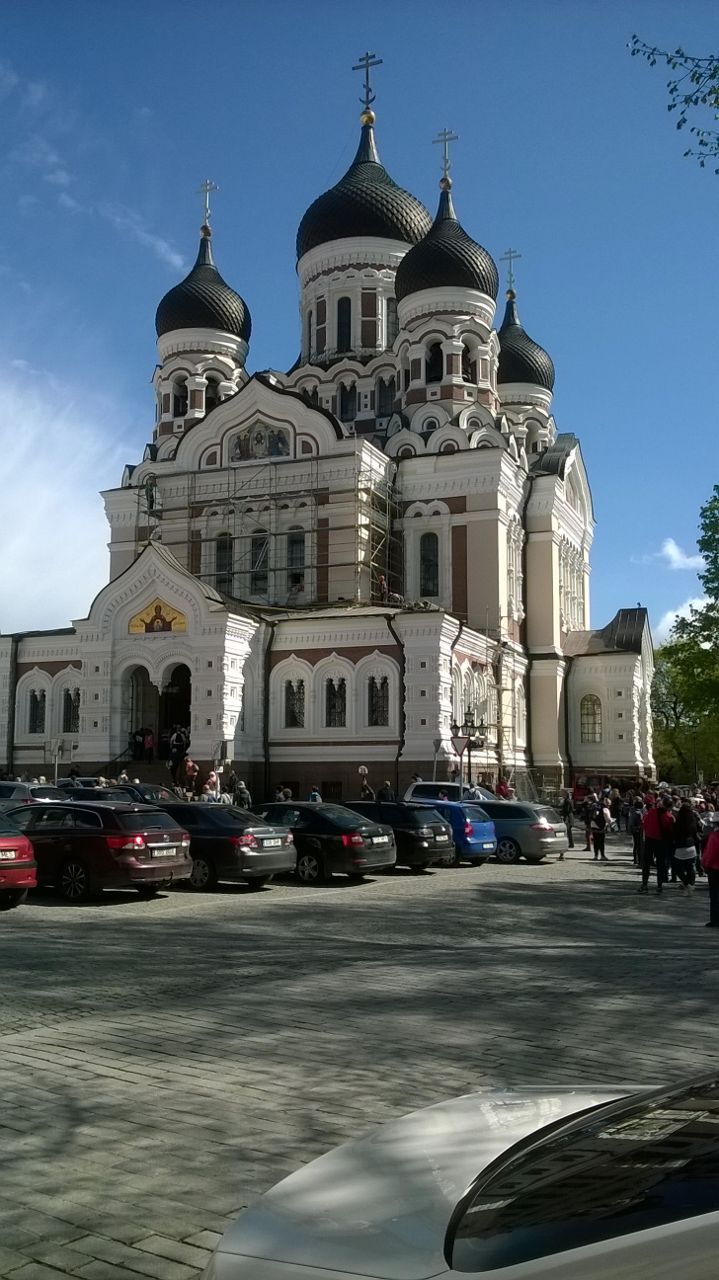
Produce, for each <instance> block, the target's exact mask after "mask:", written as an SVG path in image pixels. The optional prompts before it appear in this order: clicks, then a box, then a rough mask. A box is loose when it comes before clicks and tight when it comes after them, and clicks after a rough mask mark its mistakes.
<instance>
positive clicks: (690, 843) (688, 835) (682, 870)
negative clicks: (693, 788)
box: [674, 796, 699, 893]
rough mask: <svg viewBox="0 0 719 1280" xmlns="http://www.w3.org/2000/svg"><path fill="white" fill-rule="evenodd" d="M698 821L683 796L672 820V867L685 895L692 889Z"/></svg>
mask: <svg viewBox="0 0 719 1280" xmlns="http://www.w3.org/2000/svg"><path fill="white" fill-rule="evenodd" d="M698 835H699V819H698V818H697V815H696V814H695V812H694V810H693V809H692V802H691V800H690V799H689V797H688V796H685V797H684V799H683V800H682V802H681V805H680V806H679V812H678V814H677V816H676V818H675V819H674V865H675V867H676V869H677V875H678V876H679V879H680V881H681V885H682V889H683V890H684V892H685V893H687V892H689V893H691V891H692V889H693V888H694V881H695V878H696V877H695V874H694V868H695V865H696V856H697V838H698Z"/></svg>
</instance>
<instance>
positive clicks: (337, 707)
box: [325, 676, 347, 729]
mask: <svg viewBox="0 0 719 1280" xmlns="http://www.w3.org/2000/svg"><path fill="white" fill-rule="evenodd" d="M325 723H326V725H327V728H328V729H345V728H346V727H347V684H346V682H345V680H344V678H343V677H342V676H340V678H339V679H338V680H333V679H332V678H331V677H330V678H329V679H328V680H327V682H326V684H325Z"/></svg>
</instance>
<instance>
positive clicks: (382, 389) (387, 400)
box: [377, 378, 396, 418]
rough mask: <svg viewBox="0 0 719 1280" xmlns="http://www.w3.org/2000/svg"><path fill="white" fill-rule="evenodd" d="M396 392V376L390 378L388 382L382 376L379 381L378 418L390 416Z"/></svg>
mask: <svg viewBox="0 0 719 1280" xmlns="http://www.w3.org/2000/svg"><path fill="white" fill-rule="evenodd" d="M395 394H396V393H395V385H394V378H388V379H387V381H386V382H385V380H384V378H380V379H379V381H378V382H377V417H378V418H389V416H390V414H391V413H392V410H393V408H394V398H395Z"/></svg>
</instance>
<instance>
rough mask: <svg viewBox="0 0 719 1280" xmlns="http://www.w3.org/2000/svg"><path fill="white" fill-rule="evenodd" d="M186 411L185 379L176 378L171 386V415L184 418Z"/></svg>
mask: <svg viewBox="0 0 719 1280" xmlns="http://www.w3.org/2000/svg"><path fill="white" fill-rule="evenodd" d="M186 413H187V379H186V378H178V379H177V381H176V382H175V383H173V387H172V416H173V418H184V416H185V414H186Z"/></svg>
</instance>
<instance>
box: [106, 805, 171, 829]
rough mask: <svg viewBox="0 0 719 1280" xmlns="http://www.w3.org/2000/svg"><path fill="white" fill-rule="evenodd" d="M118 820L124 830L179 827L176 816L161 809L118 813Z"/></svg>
mask: <svg viewBox="0 0 719 1280" xmlns="http://www.w3.org/2000/svg"><path fill="white" fill-rule="evenodd" d="M117 820H118V822H119V823H120V826H121V827H122V828H123V830H124V831H174V830H175V829H176V827H177V821H176V820H175V818H172V817H171V816H170V814H169V813H163V812H162V811H161V810H160V809H148V810H146V811H145V812H144V813H143V812H142V811H138V812H137V813H118V815H117Z"/></svg>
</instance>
